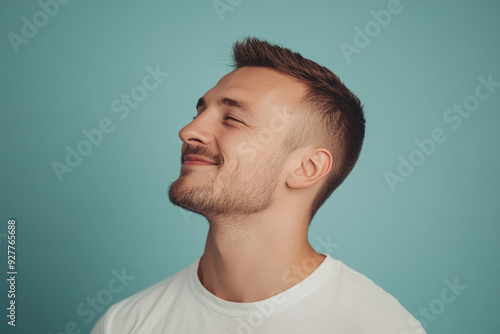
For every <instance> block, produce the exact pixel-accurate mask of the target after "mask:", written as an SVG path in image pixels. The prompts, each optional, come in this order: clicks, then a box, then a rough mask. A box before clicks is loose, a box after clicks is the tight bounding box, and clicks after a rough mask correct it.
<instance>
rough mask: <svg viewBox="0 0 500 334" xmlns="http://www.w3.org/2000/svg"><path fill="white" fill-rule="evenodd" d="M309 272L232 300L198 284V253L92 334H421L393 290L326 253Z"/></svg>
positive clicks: (120, 306)
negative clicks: (269, 292) (258, 297)
mask: <svg viewBox="0 0 500 334" xmlns="http://www.w3.org/2000/svg"><path fill="white" fill-rule="evenodd" d="M321 254H323V255H325V256H326V258H325V259H324V260H323V262H322V263H321V264H320V265H319V266H318V267H317V268H316V270H315V271H313V272H312V273H311V274H310V275H309V276H307V277H306V278H305V279H303V280H302V281H300V282H299V283H297V284H295V285H294V286H292V287H291V288H289V289H288V290H285V291H283V292H281V293H279V294H277V295H275V296H273V297H271V298H268V299H265V300H262V301H258V302H252V303H235V302H230V301H226V300H223V299H221V298H219V297H217V296H215V295H213V294H212V293H211V292H209V291H208V290H207V289H205V287H204V286H203V285H202V284H201V282H200V280H199V278H198V275H197V271H198V264H199V261H200V258H198V259H197V260H196V261H195V262H194V263H193V264H192V265H190V266H189V267H187V268H185V269H183V270H181V271H180V272H178V273H177V274H175V275H173V276H171V277H169V278H167V279H165V280H163V281H161V282H159V283H157V284H155V285H153V286H151V287H149V288H147V289H145V290H142V291H140V292H138V293H136V294H135V295H132V296H130V297H128V298H126V299H124V300H122V301H120V302H118V303H116V304H114V305H113V306H111V307H110V308H109V310H108V311H107V312H106V313H105V314H104V315H103V316H102V318H101V319H100V320H99V322H98V323H97V324H96V325H95V326H94V328H93V330H92V333H91V334H126V333H134V334H139V333H151V334H167V333H168V334H184V333H190V334H191V333H192V334H201V333H204V334H212V333H213V334H240V333H241V334H250V333H253V334H268V333H269V334H271V333H272V334H292V333H300V334H305V333H307V334H326V333H328V334H361V333H363V334H365V333H373V334H424V333H425V331H424V329H423V328H422V327H421V325H420V323H419V322H418V321H417V320H416V319H415V318H414V317H413V316H412V315H411V314H410V313H409V312H408V311H406V309H405V308H404V307H403V306H401V304H400V303H399V302H398V301H397V300H396V299H395V298H394V297H392V296H391V295H390V294H388V293H387V292H385V291H384V290H383V289H381V288H380V287H378V286H377V285H376V284H375V283H373V282H372V281H371V280H369V279H368V278H367V277H365V276H364V275H362V274H360V273H358V272H356V271H354V270H353V269H351V268H349V267H348V266H346V265H345V264H344V263H342V262H341V261H339V260H336V259H334V258H332V257H331V256H330V255H328V254H326V253H321Z"/></svg>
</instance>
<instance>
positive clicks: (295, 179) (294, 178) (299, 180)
mask: <svg viewBox="0 0 500 334" xmlns="http://www.w3.org/2000/svg"><path fill="white" fill-rule="evenodd" d="M332 164H333V158H332V154H331V153H330V151H328V150H327V149H326V148H323V147H315V148H311V149H308V150H307V151H306V152H305V154H304V155H302V159H301V160H300V161H299V163H298V164H297V166H296V167H294V169H293V170H292V172H291V173H290V175H289V176H288V177H287V179H286V184H287V185H288V186H289V187H290V188H295V189H301V188H307V187H310V186H312V185H314V184H316V183H317V182H319V181H320V180H321V179H322V178H323V177H324V176H325V175H326V174H328V172H329V171H330V170H331V169H332Z"/></svg>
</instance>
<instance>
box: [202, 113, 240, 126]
mask: <svg viewBox="0 0 500 334" xmlns="http://www.w3.org/2000/svg"><path fill="white" fill-rule="evenodd" d="M196 117H198V115H197V116H193V120H195V119H196ZM224 119H232V120H233V121H236V122H239V123H241V124H245V123H243V122H242V121H240V120H237V119H236V118H233V117H229V116H226V117H225V118H224Z"/></svg>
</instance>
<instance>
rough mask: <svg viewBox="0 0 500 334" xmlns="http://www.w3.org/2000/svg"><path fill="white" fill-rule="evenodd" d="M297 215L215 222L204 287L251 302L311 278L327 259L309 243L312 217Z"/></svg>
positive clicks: (204, 260)
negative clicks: (309, 223) (308, 218)
mask: <svg viewBox="0 0 500 334" xmlns="http://www.w3.org/2000/svg"><path fill="white" fill-rule="evenodd" d="M290 211H291V210H289V212H290ZM282 212H283V211H282ZM285 212H286V211H285ZM294 214H296V212H294V213H291V212H290V213H289V214H281V213H280V214H279V215H276V214H274V215H273V214H272V213H269V212H267V213H266V212H260V213H258V214H254V215H250V216H245V217H244V218H242V217H224V218H220V217H212V218H210V219H209V224H210V229H209V232H208V235H207V240H206V244H205V250H204V253H203V255H202V257H201V260H200V266H199V268H198V277H199V279H200V281H201V283H202V285H203V286H204V287H205V288H206V289H207V290H208V291H210V292H211V293H212V294H214V295H216V296H217V297H219V298H221V299H224V300H227V301H232V302H240V303H247V302H255V301H259V300H264V299H267V298H270V297H272V296H274V295H276V294H278V293H280V292H283V291H285V290H287V289H289V288H290V287H292V286H294V285H295V284H297V283H299V282H300V281H302V280H303V279H304V278H306V277H307V276H309V275H310V274H311V273H312V272H313V271H314V270H315V269H316V268H317V267H318V266H319V265H320V264H321V263H322V262H323V260H324V258H325V256H324V255H321V254H319V253H317V252H316V251H315V250H314V249H313V248H312V247H311V245H310V244H309V242H308V240H307V228H308V221H307V220H306V219H307V217H306V216H304V215H302V216H297V215H295V216H294ZM297 217H299V218H297Z"/></svg>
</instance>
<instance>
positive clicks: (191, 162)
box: [182, 155, 217, 166]
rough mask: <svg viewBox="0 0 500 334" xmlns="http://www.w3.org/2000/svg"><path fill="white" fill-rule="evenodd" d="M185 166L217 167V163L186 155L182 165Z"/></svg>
mask: <svg viewBox="0 0 500 334" xmlns="http://www.w3.org/2000/svg"><path fill="white" fill-rule="evenodd" d="M182 165H183V166H217V164H216V163H215V162H212V161H210V160H206V159H203V158H201V157H197V156H194V155H186V156H185V157H184V161H183V163H182Z"/></svg>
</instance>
